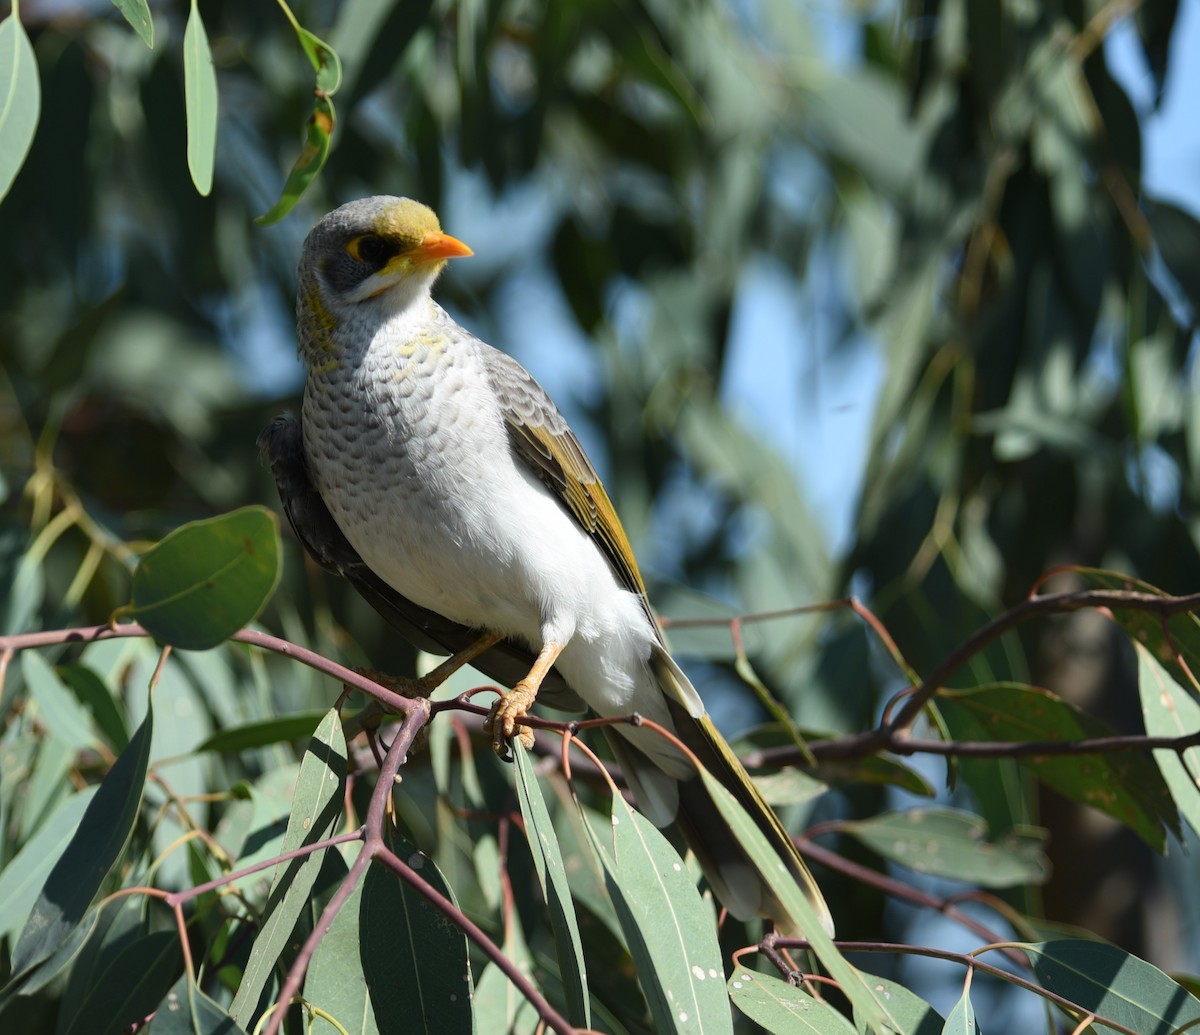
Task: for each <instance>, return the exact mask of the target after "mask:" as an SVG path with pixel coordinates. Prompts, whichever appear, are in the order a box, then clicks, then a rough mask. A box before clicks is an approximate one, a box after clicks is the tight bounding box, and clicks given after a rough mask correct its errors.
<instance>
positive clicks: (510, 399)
mask: <svg viewBox="0 0 1200 1035" xmlns="http://www.w3.org/2000/svg"><path fill="white" fill-rule="evenodd" d="M485 347H486V348H487V352H486V353H485V355H486V357H487V364H488V377H489V379H490V380H491V383H492V388H493V389H494V390H495V392H496V395H497V397H498V398H499V400H500V405H501V407H502V409H503V412H504V419H505V421H506V422H507V424H508V432H509V441H510V442H511V443H512V445H513V448H514V449H515V450H516V453H517V455H518V456H519V457H520V458H521V459H522V460H523V461H524V462H525V463H527V464H528V465H529V466H530V467H531V468H532V469H533V471H534V473H536V474H537V476H538V477H539V478H540V479H541V480H542V483H543V484H544V485H545V486H546V487H547V488H548V489H549V490H550V491H551V492H553V493H554V494H555V495H556V496H557V497H558V498H559V499H560V500H562V502H563V503H564V504H565V505H566V507H567V509H568V510H569V511H570V512H571V514H572V515H573V516H574V518H575V520H576V521H578V522H579V524H580V526H581V527H582V528H583V529H584V530H585V531H586V532H587V533H588V534H589V535H590V536H591V537H592V538H593V539H595V541H596V544H597V545H598V546H599V547H600V549H601V550H602V551H603V553H604V556H605V557H606V558H607V560H608V563H609V564H610V565H611V567H612V569H613V571H614V573H615V574H616V576H617V579H618V580H619V581H620V583H621V585H623V586H624V587H625V588H626V589H628V590H629V591H630V592H631V593H636V594H637V595H638V596H639V597H640V598H641V600H642V604H643V606H644V607H645V608H646V612H647V614H649V613H650V604H649V602H648V600H647V599H646V586H645V584H644V583H643V582H642V575H641V572H639V571H638V567H637V561H636V560H635V559H634V556H633V549H632V547H630V545H629V539H628V538H627V537H626V535H625V529H624V528H622V527H621V521H620V519H619V518H618V517H617V512H616V510H615V509H614V508H613V505H612V501H611V500H609V498H608V493H606V492H605V491H604V486H603V485H602V484H601V483H600V476H599V475H598V474H596V469H595V468H594V467H593V466H592V463H591V461H590V460H588V458H587V454H585V453H584V451H583V447H582V446H581V445H580V444H579V440H578V439H577V438H576V437H575V433H574V432H573V431H572V430H571V429H570V428H569V427H568V426H567V422H566V420H564V419H563V416H562V414H561V413H559V412H558V409H557V407H555V405H554V403H553V402H551V401H550V397H549V396H548V395H547V394H546V392H545V390H544V389H543V388H542V386H541V385H539V384H538V383H537V381H535V380H534V379H533V378H532V377H531V376H530V374H529V373H528V372H527V371H526V370H525V369H524V368H523V367H522V366H521V365H520V364H519V363H517V361H516V360H514V359H512V358H510V357H509V356H507V355H505V354H504V353H503V352H499V351H497V350H495V349H493V348H490V347H487V346H485Z"/></svg>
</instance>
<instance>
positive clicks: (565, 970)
mask: <svg viewBox="0 0 1200 1035" xmlns="http://www.w3.org/2000/svg"><path fill="white" fill-rule="evenodd" d="M513 759H514V769H515V771H516V783H517V800H518V802H519V803H520V806H521V815H522V816H523V817H524V819H525V833H526V839H527V840H528V842H529V851H530V853H531V854H532V856H533V865H534V869H535V870H536V871H537V877H538V883H539V884H540V885H541V888H542V895H543V897H544V898H545V900H546V909H547V912H548V913H549V915H550V926H551V928H552V929H553V931H554V943H555V945H556V946H557V948H558V966H559V971H560V974H561V976H562V981H563V991H564V994H565V996H566V1000H567V1012H568V1016H569V1019H570V1021H571V1023H573V1024H575V1025H577V1026H578V1027H581V1028H590V1027H591V1026H592V1023H591V1010H590V1006H589V1002H588V990H587V969H586V967H585V966H584V961H583V943H582V941H581V940H580V937H579V924H578V922H577V921H576V919H575V907H574V905H573V904H572V902H571V889H570V885H569V884H568V883H567V871H566V869H565V868H564V866H563V860H562V853H561V852H560V851H559V847H558V838H557V837H556V835H555V833H554V824H553V823H552V822H551V819H550V812H549V811H548V810H547V808H546V802H545V799H544V798H543V797H542V791H541V788H540V787H539V786H538V780H537V774H536V773H535V772H534V770H533V761H532V759H531V758H530V757H529V753H528V752H527V751H526V750H525V749H524V748H523V747H521V745H520V744H519V743H518V744H516V745H514V748H513Z"/></svg>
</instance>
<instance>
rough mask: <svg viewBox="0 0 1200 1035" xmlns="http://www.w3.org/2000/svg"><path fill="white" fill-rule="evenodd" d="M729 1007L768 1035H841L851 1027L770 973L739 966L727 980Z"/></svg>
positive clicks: (839, 1015)
mask: <svg viewBox="0 0 1200 1035" xmlns="http://www.w3.org/2000/svg"><path fill="white" fill-rule="evenodd" d="M728 987H729V998H730V999H732V1000H733V1005H734V1006H736V1007H737V1008H738V1009H739V1010H741V1011H742V1013H744V1014H745V1015H746V1016H747V1017H749V1018H750V1020H752V1021H754V1023H755V1024H757V1025H758V1026H759V1027H760V1028H762V1030H763V1031H766V1032H770V1033H771V1035H792V1033H795V1035H843V1033H853V1031H854V1025H853V1024H851V1023H850V1022H849V1021H848V1020H847V1019H846V1018H845V1017H844V1016H842V1014H840V1013H838V1011H837V1010H835V1009H834V1008H833V1007H832V1006H830V1005H829V1004H828V1003H822V1002H819V1001H818V1000H816V999H814V998H813V997H812V996H811V995H809V994H808V993H807V992H805V991H804V990H803V989H800V988H797V987H795V986H794V985H789V984H788V983H787V982H786V981H781V980H780V979H779V978H777V977H773V976H772V975H770V974H756V973H754V972H753V971H750V970H745V969H744V968H741V967H739V968H738V969H737V970H735V971H734V972H733V976H732V977H731V978H730V979H729V982H728Z"/></svg>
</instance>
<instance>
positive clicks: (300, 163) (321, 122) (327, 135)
mask: <svg viewBox="0 0 1200 1035" xmlns="http://www.w3.org/2000/svg"><path fill="white" fill-rule="evenodd" d="M335 121H336V120H335V116H334V111H333V102H332V101H331V100H330V99H329V98H328V97H324V96H322V95H320V94H317V95H316V96H315V97H314V99H313V113H312V114H311V115H310V116H309V117H308V124H307V135H308V139H307V141H306V142H305V144H304V147H303V149H302V150H301V151H300V157H299V158H297V159H296V164H295V165H293V166H292V171H291V172H290V173H288V178H287V182H286V183H284V185H283V193H282V194H280V196H279V200H278V201H277V202H275V204H274V205H273V206H272V208H271V210H270V211H269V212H267V213H266V214H265V215H261V216H259V217H258V218H257V219H256V220H255V221H254V222H256V223H257V224H258V225H259V226H270V225H271V224H272V223H278V222H279V220H281V219H282V218H283V217H284V216H286V215H287V214H288V213H289V212H291V210H292V209H293V208H295V207H296V202H297V201H299V200H300V195H302V194H303V193H304V192H305V191H306V190H308V185H309V184H310V183H312V181H313V180H314V179H315V178H316V175H317V173H319V172H320V171H321V167H322V166H323V165H324V164H325V159H326V158H328V157H329V143H330V140H331V139H332V137H333V127H334V125H335Z"/></svg>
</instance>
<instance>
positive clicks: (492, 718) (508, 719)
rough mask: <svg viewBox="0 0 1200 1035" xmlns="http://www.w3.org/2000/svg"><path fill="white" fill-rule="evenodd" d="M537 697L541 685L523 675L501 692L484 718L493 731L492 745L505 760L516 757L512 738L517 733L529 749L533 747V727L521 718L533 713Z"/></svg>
mask: <svg viewBox="0 0 1200 1035" xmlns="http://www.w3.org/2000/svg"><path fill="white" fill-rule="evenodd" d="M536 697H537V687H536V686H533V685H532V684H531V683H530V682H529V681H528V680H524V679H522V680H521V682H519V683H518V684H517V685H516V686H514V687H513V688H512V689H511V690H509V691H508V693H504V694H501V695H500V698H499V699H498V700H497V701H496V703H495V704H493V705H492V710H491V711H490V712H488V717H487V718H486V719H485V720H484V722H483V729H484V732H485V733H490V734H491V735H492V748H493V749H494V750H495V752H496V754H497V755H499V756H500V757H501V758H502V759H503V760H504V761H505V762H511V761H512V749H511V747H510V744H509V742H510V741H511V740H512V738H513V737H517V738H518V739H519V740H520V741H521V745H522V747H524V748H525V750H526V751H528V750H529V749H530V748H532V747H533V730H531V729H530V728H529V727H528V726H521V725H519V722H518V720H520V719H522V718H524V717H525V716H526V715H528V714H529V708H530V706H531V705H532V704H533V702H534V700H535V699H536Z"/></svg>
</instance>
